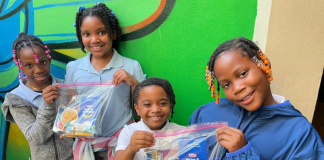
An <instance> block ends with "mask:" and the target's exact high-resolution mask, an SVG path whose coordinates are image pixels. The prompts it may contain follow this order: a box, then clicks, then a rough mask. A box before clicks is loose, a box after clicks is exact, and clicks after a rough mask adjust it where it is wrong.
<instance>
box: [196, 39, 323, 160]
mask: <svg viewBox="0 0 324 160" xmlns="http://www.w3.org/2000/svg"><path fill="white" fill-rule="evenodd" d="M205 77H206V80H207V83H208V85H209V90H211V91H212V96H213V97H216V104H215V102H211V103H208V104H205V105H203V106H201V107H199V108H198V109H197V110H196V111H195V112H194V113H193V114H192V116H191V118H190V124H197V123H208V122H215V121H228V127H223V128H219V129H217V130H216V132H217V135H216V136H217V142H218V143H219V144H220V145H221V146H223V147H225V148H226V149H225V150H224V151H223V153H222V155H223V158H222V159H240V160H241V159H324V152H323V151H324V145H323V142H322V140H321V138H320V137H319V135H318V133H317V132H316V130H315V129H314V128H313V126H312V125H311V124H310V123H309V122H308V121H307V119H306V118H305V117H304V116H303V115H302V114H301V113H300V112H299V111H298V110H297V109H295V108H294V107H293V105H292V104H291V103H290V102H289V100H285V98H284V97H283V96H279V95H275V94H272V92H271V89H270V81H272V80H273V78H272V71H271V66H270V62H269V59H267V58H266V56H265V55H264V54H263V53H262V51H261V50H260V48H259V47H258V46H257V45H256V44H254V43H253V42H252V41H250V40H248V39H246V38H236V39H231V40H228V41H226V42H224V43H222V44H221V45H219V46H218V47H217V49H216V50H215V51H214V53H213V54H212V56H211V57H210V59H209V61H208V63H207V71H206V76H205ZM215 81H216V82H215ZM216 85H217V86H216ZM220 87H222V89H223V91H224V93H225V96H226V98H221V99H220V94H219V92H220ZM216 88H217V94H216V91H215V89H216ZM216 95H217V96H216ZM215 143H216V142H212V141H211V142H209V147H210V148H211V147H213V146H214V145H215Z"/></svg>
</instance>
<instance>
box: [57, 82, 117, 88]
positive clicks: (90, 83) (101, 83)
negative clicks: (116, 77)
mask: <svg viewBox="0 0 324 160" xmlns="http://www.w3.org/2000/svg"><path fill="white" fill-rule="evenodd" d="M59 85H60V87H77V86H98V85H104V86H108V85H114V84H113V82H112V81H109V82H78V83H60V84H59Z"/></svg>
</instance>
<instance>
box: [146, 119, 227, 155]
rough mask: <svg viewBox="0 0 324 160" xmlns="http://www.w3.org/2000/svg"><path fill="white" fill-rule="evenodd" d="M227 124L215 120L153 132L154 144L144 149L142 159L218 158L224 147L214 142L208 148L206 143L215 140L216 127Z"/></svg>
mask: <svg viewBox="0 0 324 160" xmlns="http://www.w3.org/2000/svg"><path fill="white" fill-rule="evenodd" d="M227 125H228V123H227V122H215V123H206V124H195V125H191V126H188V127H184V128H181V129H177V130H168V131H165V132H154V133H153V134H154V135H155V140H156V141H155V145H154V146H153V147H150V148H146V149H145V150H144V159H145V160H219V159H221V156H222V155H221V154H222V153H223V149H224V148H223V147H222V146H220V145H219V144H218V143H216V145H215V147H213V149H212V150H208V143H209V142H210V141H214V142H215V141H216V140H217V137H216V129H217V128H220V127H225V126H227ZM216 142H217V141H216Z"/></svg>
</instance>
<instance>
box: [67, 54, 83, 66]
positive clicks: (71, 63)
mask: <svg viewBox="0 0 324 160" xmlns="http://www.w3.org/2000/svg"><path fill="white" fill-rule="evenodd" d="M86 58H87V56H85V57H82V58H79V59H77V60H74V61H70V62H69V63H68V64H67V67H71V68H76V67H77V66H79V65H80V64H81V62H82V61H84V59H86Z"/></svg>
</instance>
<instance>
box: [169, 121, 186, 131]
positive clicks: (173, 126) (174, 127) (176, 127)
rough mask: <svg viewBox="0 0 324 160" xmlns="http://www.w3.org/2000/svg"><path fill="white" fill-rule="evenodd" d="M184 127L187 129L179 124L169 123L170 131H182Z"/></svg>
mask: <svg viewBox="0 0 324 160" xmlns="http://www.w3.org/2000/svg"><path fill="white" fill-rule="evenodd" d="M183 127H185V126H181V125H178V124H176V123H173V122H170V123H169V129H172V130H173V129H181V128H183Z"/></svg>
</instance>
